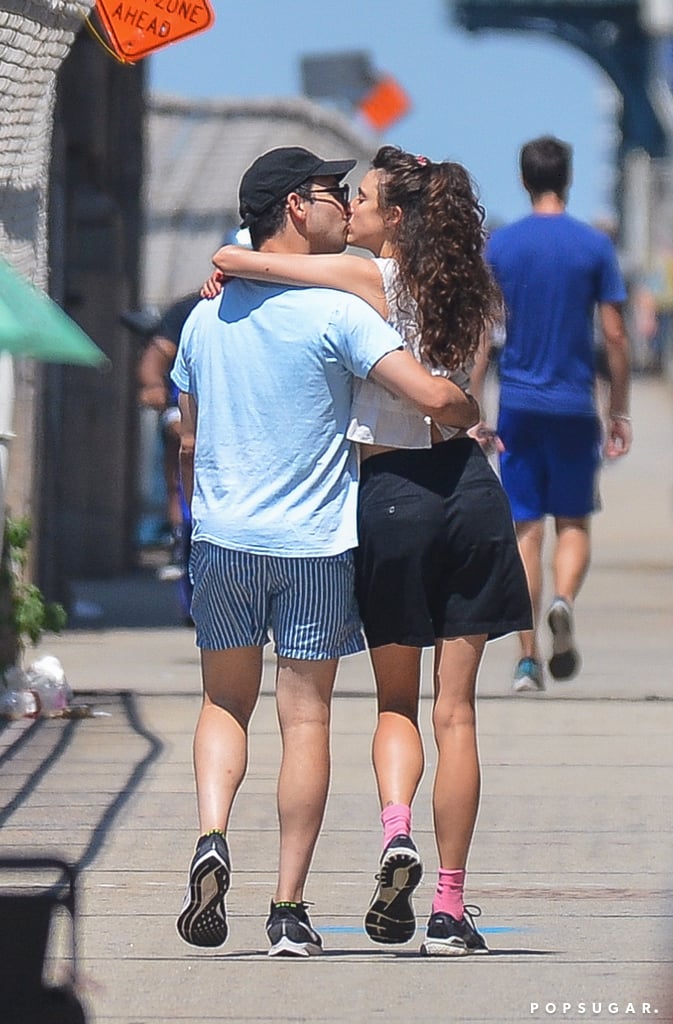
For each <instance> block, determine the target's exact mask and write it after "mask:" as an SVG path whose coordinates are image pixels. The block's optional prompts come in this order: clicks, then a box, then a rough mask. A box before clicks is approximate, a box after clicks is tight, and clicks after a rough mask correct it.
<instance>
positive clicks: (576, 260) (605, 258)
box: [486, 213, 626, 415]
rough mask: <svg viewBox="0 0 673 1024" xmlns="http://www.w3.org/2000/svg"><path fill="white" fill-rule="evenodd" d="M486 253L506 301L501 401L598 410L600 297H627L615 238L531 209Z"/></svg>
mask: <svg viewBox="0 0 673 1024" xmlns="http://www.w3.org/2000/svg"><path fill="white" fill-rule="evenodd" d="M486 255H487V259H488V262H489V263H490V265H491V267H492V268H493V272H494V274H495V277H496V279H497V281H498V283H499V285H500V287H501V289H502V292H503V295H504V299H505V308H506V338H505V344H504V347H503V350H502V353H501V357H500V363H499V369H500V404H501V405H502V406H503V407H504V408H508V409H524V410H529V411H531V412H541V413H552V414H555V415H593V414H594V379H595V344H594V313H595V309H596V304H597V303H602V302H623V301H624V300H625V299H626V288H625V286H624V281H623V278H622V275H621V272H620V270H619V266H618V264H617V255H616V252H615V248H614V246H613V244H612V242H611V241H610V239H609V238H608V237H607V235H605V234H604V233H603V232H601V231H597V230H596V229H595V228H592V227H590V226H589V225H588V224H584V223H582V222H581V221H579V220H575V218H573V217H570V216H569V215H568V214H567V213H561V214H536V213H534V214H531V215H530V216H528V217H524V218H523V220H519V221H517V222H516V223H514V224H510V225H508V226H506V227H502V228H498V229H497V230H495V231H494V232H493V234H492V236H491V238H490V239H489V242H488V247H487V253H486Z"/></svg>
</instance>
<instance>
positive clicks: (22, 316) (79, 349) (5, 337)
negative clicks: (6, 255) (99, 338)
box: [0, 257, 108, 366]
mask: <svg viewBox="0 0 673 1024" xmlns="http://www.w3.org/2000/svg"><path fill="white" fill-rule="evenodd" d="M2 350H5V351H6V352H10V353H11V354H12V355H14V356H21V357H25V358H28V359H41V360H43V361H44V362H51V363H79V364H81V365H84V366H102V365H103V364H104V363H106V362H107V361H108V359H107V356H106V355H105V353H104V352H102V351H101V350H100V349H99V348H98V346H97V345H94V343H93V341H92V340H91V338H89V337H88V335H86V334H85V333H84V331H83V330H82V329H81V328H80V327H78V326H77V324H76V323H75V321H74V320H71V319H70V317H69V316H67V314H66V313H64V312H63V310H62V309H61V308H60V306H57V305H56V303H55V302H53V301H52V300H51V299H50V298H49V297H48V296H47V295H45V293H44V292H42V291H40V290H39V289H38V288H35V287H34V285H32V284H30V283H29V282H28V281H26V280H25V278H22V277H20V276H19V275H18V274H17V273H16V271H15V270H14V269H13V268H12V267H11V266H10V264H9V263H7V261H6V260H4V259H2V258H1V257H0V351H2Z"/></svg>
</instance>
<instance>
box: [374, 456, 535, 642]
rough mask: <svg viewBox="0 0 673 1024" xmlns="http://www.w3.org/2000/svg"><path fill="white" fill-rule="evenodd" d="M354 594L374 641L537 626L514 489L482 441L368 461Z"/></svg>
mask: <svg viewBox="0 0 673 1024" xmlns="http://www.w3.org/2000/svg"><path fill="white" fill-rule="evenodd" d="M358 525H359V534H360V546H359V548H358V549H357V550H356V553H355V566H356V577H355V578H356V592H357V597H358V603H359V605H360V614H361V615H362V620H363V623H364V629H365V635H366V637H367V642H368V644H369V646H370V647H381V646H382V645H384V644H403V645H405V646H408V647H428V646H432V645H434V643H435V641H436V640H437V639H448V638H451V637H459V636H476V635H481V634H484V633H485V634H487V636H488V638H489V639H494V638H495V637H498V636H503V635H504V634H505V633H512V632H515V631H518V630H522V629H532V615H531V606H530V598H529V595H528V585H527V582H526V574H525V571H524V568H523V563H522V561H521V558H520V555H519V550H518V546H517V541H516V536H515V533H514V526H513V523H512V514H511V511H510V507H509V502H508V500H507V496H506V494H505V492H504V491H503V489H502V486H501V484H500V481H499V480H498V478H497V476H496V474H495V473H494V471H493V469H492V468H491V466H490V465H489V462H488V459H487V458H486V456H485V455H484V453H483V452H482V450H481V448H480V447H479V445H478V444H477V443H476V441H472V440H470V439H469V438H459V439H458V440H454V441H445V442H443V443H442V444H437V445H433V447H432V448H423V449H413V450H402V449H400V450H398V451H394V452H384V453H382V454H380V455H373V456H371V457H370V458H368V459H366V460H364V461H363V463H362V469H361V479H360V497H359V508H358Z"/></svg>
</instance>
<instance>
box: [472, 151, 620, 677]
mask: <svg viewBox="0 0 673 1024" xmlns="http://www.w3.org/2000/svg"><path fill="white" fill-rule="evenodd" d="M571 166H572V149H571V147H570V146H569V145H568V144H567V143H565V142H562V141H561V140H559V139H556V138H554V137H552V136H544V137H541V138H537V139H533V140H532V141H530V142H527V143H526V144H525V145H524V146H523V147H522V149H521V152H520V168H521V178H522V182H523V187H524V188H525V189H526V191H527V192H528V195H529V197H530V201H531V204H532V211H531V213H530V214H529V215H528V216H526V217H524V218H523V219H522V220H519V221H517V222H515V223H514V224H511V225H508V226H505V227H500V228H498V229H497V230H495V231H494V232H493V234H492V235H491V236H490V239H489V242H488V247H487V259H488V261H489V263H490V265H491V267H492V269H493V273H494V274H495V277H496V279H497V281H498V283H499V284H500V287H501V288H502V292H503V295H504V300H505V307H506V333H505V338H504V344H503V347H502V352H501V355H500V359H499V381H500V400H499V413H498V426H497V434H498V439H499V441H498V445H499V448H501V449H502V450H501V451H500V471H501V476H502V482H503V485H504V488H505V490H506V492H507V495H508V497H509V500H510V503H511V506H512V514H513V516H514V520H515V523H516V532H517V536H518V539H519V546H520V550H521V554H522V557H523V560H524V564H525V566H526V572H527V576H528V583H529V587H530V593H531V599H532V604H533V615H534V623H535V627H534V628H533V629H532V630H524V631H523V632H521V633H520V636H519V639H520V648H521V649H520V659H519V661H518V663H517V665H516V668H515V671H514V678H513V681H512V689H513V691H514V693H525V692H538V691H541V690H544V689H545V682H544V672H543V666H542V661H543V658H542V653H541V647H540V638H539V635H538V628H539V624H540V618H541V603H542V591H543V562H542V555H543V541H544V532H545V522H546V518H547V517H548V516H551V517H553V519H554V527H555V531H556V538H555V543H554V554H553V560H552V571H553V592H554V596H553V600H552V602H551V605H550V607H549V608H548V610H547V615H546V621H547V625H548V627H549V629H550V632H551V655H550V657H549V660H548V668H549V672H550V674H551V676H552V677H553V678H554V679H557V680H565V679H572V678H573V677H574V676H576V675H577V673H578V672H579V670H580V664H581V659H580V654H579V651H578V648H577V643H576V639H575V631H574V604H575V600H576V598H577V595H578V593H579V591H580V588H581V586H582V583H583V581H584V579H585V577H586V574H587V571H588V569H589V562H590V556H591V534H590V527H591V516H592V514H593V513H594V512H595V511H597V509H598V507H599V501H598V495H597V473H598V469H599V466H600V464H601V459H602V454H604V455H605V456H606V457H607V458H608V459H615V458H621V457H622V456H624V455H625V454H626V453H627V452H628V451H629V449H630V447H631V419H630V416H629V382H630V362H629V343H628V338H627V333H626V329H625V325H624V318H623V314H622V306H623V303H624V302H625V300H626V288H625V286H624V281H623V279H622V275H621V273H620V270H619V266H618V263H617V255H616V252H615V248H614V245H613V243H612V241H611V240H610V238H609V237H608V236H607V235H606V233H605V232H602V231H598V230H596V229H595V228H593V227H591V226H589V225H588V224H584V223H582V222H581V221H579V220H576V219H575V218H574V217H571V216H570V214H569V213H568V212H567V210H566V206H567V201H568V191H569V188H570V184H571ZM595 314H596V321H597V323H598V325H599V328H600V332H601V334H602V341H603V346H604V352H605V358H606V362H607V369H608V374H607V376H608V382H607V390H608V395H607V398H606V400H605V405H606V413H607V416H606V425H605V432H604V436H603V434H602V430H601V422H600V419H599V416H598V415H597V411H596V399H595V392H596V378H597V363H596V353H597V346H596V342H595V327H594V316H595ZM487 362H488V345H487V344H485V345H484V346H483V348H482V350H481V353H480V356H479V358H478V359H477V363H476V365H475V370H474V372H473V374H472V387H473V391H474V393H475V395H476V396H477V397H481V392H482V387H483V380H484V375H485V372H486V367H487ZM601 449H602V451H601Z"/></svg>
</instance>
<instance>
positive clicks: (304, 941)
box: [266, 900, 323, 956]
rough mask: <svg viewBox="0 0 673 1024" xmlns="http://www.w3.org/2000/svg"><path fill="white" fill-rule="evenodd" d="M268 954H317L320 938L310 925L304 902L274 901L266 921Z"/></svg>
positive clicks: (318, 952) (319, 950) (320, 944)
mask: <svg viewBox="0 0 673 1024" xmlns="http://www.w3.org/2000/svg"><path fill="white" fill-rule="evenodd" d="M266 934H267V935H268V937H269V942H270V943H271V949H270V950H269V956H319V955H320V953H322V951H323V949H322V939H321V938H320V936H319V935H318V933H317V931H315V929H314V928H313V927H312V926H311V922H310V920H309V916H308V914H307V913H306V904H305V903H274V902H273V900H272V901H271V909H270V911H269V917H268V919H267V922H266Z"/></svg>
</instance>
